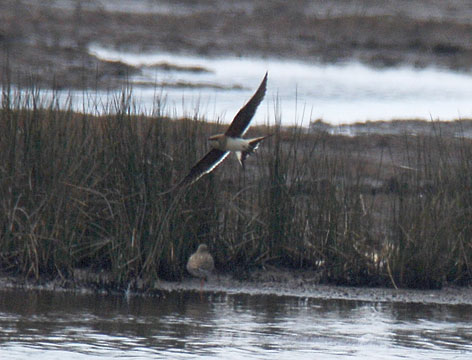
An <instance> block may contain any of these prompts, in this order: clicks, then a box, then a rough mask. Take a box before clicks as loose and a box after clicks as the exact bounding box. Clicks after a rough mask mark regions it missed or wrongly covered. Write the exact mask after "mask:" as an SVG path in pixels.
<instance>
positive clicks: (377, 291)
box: [0, 269, 472, 305]
mask: <svg viewBox="0 0 472 360" xmlns="http://www.w3.org/2000/svg"><path fill="white" fill-rule="evenodd" d="M312 274H313V272H309V271H306V272H304V271H288V270H281V269H273V270H270V271H262V270H257V271H254V272H252V273H251V274H250V277H252V278H253V279H252V280H235V279H233V278H232V277H231V276H230V275H213V276H212V277H211V278H210V279H209V280H208V281H207V282H205V284H204V286H203V290H202V293H204V294H212V293H213V294H216V293H219V294H226V295H249V296H269V295H270V296H284V297H285V296H286V297H294V298H301V299H316V300H321V301H323V300H326V301H328V300H341V301H362V302H374V303H414V304H424V305H472V287H470V286H465V287H458V286H445V287H443V288H442V289H438V290H420V289H404V288H402V289H394V288H385V287H353V286H340V285H327V284H316V283H313V282H310V280H309V279H307V276H308V277H310V276H311V275H312ZM88 275H89V276H91V277H92V278H95V279H96V278H97V276H98V277H103V276H105V277H106V274H104V273H102V274H101V275H100V274H97V273H89V274H88ZM256 278H257V279H256ZM61 281H62V280H59V279H55V280H49V281H31V280H26V279H24V278H22V277H21V276H11V275H5V274H2V273H0V288H1V289H2V290H4V291H5V290H25V291H54V292H67V293H73V294H98V295H122V296H125V297H134V296H138V297H139V296H157V297H163V296H164V297H165V296H166V293H171V292H199V291H200V280H199V279H194V278H184V279H183V280H182V281H165V280H156V281H155V282H154V283H153V285H152V286H150V287H149V288H146V289H144V288H143V289H140V290H131V289H130V288H128V290H125V289H121V290H120V289H112V290H110V289H106V288H105V287H102V288H97V287H96V285H95V284H92V283H88V284H86V283H83V282H80V281H79V282H77V283H74V282H69V284H68V285H67V286H63V285H61ZM135 283H139V280H137V281H135Z"/></svg>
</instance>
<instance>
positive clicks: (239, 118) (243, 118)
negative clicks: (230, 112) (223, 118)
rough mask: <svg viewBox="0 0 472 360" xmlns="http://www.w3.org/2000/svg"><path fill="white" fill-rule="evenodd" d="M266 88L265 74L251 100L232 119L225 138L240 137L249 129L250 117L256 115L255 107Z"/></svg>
mask: <svg viewBox="0 0 472 360" xmlns="http://www.w3.org/2000/svg"><path fill="white" fill-rule="evenodd" d="M266 87H267V73H266V74H265V76H264V79H262V82H261V84H260V85H259V88H258V89H257V91H256V92H255V93H254V95H253V96H252V98H251V100H249V101H248V102H247V104H246V105H245V106H244V107H243V108H241V110H239V112H238V113H237V114H236V116H235V117H234V119H233V121H232V122H231V125H230V126H229V127H228V130H226V132H225V135H226V136H232V137H241V136H243V135H244V133H245V132H246V130H247V129H248V128H249V123H250V122H251V120H252V117H253V116H254V114H255V113H256V110H257V107H258V106H259V104H260V103H261V101H262V99H263V98H264V95H265V92H266Z"/></svg>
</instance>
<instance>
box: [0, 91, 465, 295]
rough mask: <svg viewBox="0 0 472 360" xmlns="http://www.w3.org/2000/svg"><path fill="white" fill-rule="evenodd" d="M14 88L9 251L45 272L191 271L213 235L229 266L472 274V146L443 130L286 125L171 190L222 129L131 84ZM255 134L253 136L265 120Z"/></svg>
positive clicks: (1, 183)
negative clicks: (74, 89)
mask: <svg viewBox="0 0 472 360" xmlns="http://www.w3.org/2000/svg"><path fill="white" fill-rule="evenodd" d="M41 95H42V94H41V91H14V90H12V89H11V88H9V87H7V86H4V87H3V97H2V108H1V110H0V164H1V166H0V206H1V213H0V239H1V242H0V265H1V267H2V269H3V270H4V271H9V272H14V273H18V274H23V275H26V276H29V277H33V278H36V279H42V278H44V277H62V278H63V279H64V280H69V279H71V278H73V275H74V271H75V269H78V268H85V269H91V270H95V271H106V273H108V274H110V281H111V282H112V283H113V284H115V285H116V286H118V287H120V286H125V285H126V284H128V283H130V282H132V281H134V280H135V279H137V278H140V279H143V280H147V281H153V280H154V279H157V278H165V279H174V280H175V279H181V278H182V277H183V276H186V273H185V270H184V269H185V266H184V265H185V262H186V260H187V258H188V256H189V255H190V253H192V252H193V251H194V250H195V249H196V247H197V245H198V244H199V243H201V242H206V243H207V244H208V245H209V247H210V249H211V250H212V252H213V254H214V256H215V262H216V267H217V269H219V270H220V271H227V272H232V273H234V274H239V275H244V274H245V273H247V271H248V270H250V269H252V268H256V267H264V266H268V265H271V266H283V267H286V268H292V269H311V270H314V271H317V272H318V275H319V279H320V281H322V282H327V283H337V284H350V285H389V286H396V287H425V288H431V287H440V286H442V285H443V284H445V283H456V284H470V282H471V279H472V276H471V270H472V269H471V264H472V240H471V239H472V229H471V226H472V225H471V221H470V219H471V218H472V210H471V209H472V192H471V191H470V189H471V186H472V183H471V179H472V164H471V160H470V159H471V158H472V157H471V155H472V154H471V152H472V145H471V142H470V140H468V139H466V138H465V137H459V138H452V137H447V136H444V135H442V133H441V131H440V126H439V125H438V124H435V123H432V124H431V126H432V127H435V126H438V127H439V128H438V131H436V132H435V133H434V134H433V135H430V136H429V135H428V136H410V135H407V134H405V135H404V136H395V135H388V136H387V135H370V136H357V137H343V136H336V135H330V134H327V133H308V132H307V130H306V129H305V128H303V127H301V126H294V127H291V128H282V127H281V126H280V125H274V126H268V127H260V128H252V129H251V132H252V133H253V134H261V133H263V134H265V133H267V132H270V133H272V134H273V136H272V137H270V138H269V139H267V140H266V141H265V142H264V143H263V144H262V146H261V148H260V149H259V151H258V153H257V154H256V155H255V156H253V157H251V158H249V159H248V161H247V169H246V171H242V170H241V169H240V168H239V165H238V164H237V162H236V161H235V160H234V158H232V157H229V158H228V160H226V162H225V163H224V164H222V165H221V166H220V167H218V168H217V169H216V170H215V171H214V172H213V173H211V174H210V175H208V176H205V177H204V178H202V179H201V180H200V181H199V182H197V183H196V184H194V185H192V186H191V187H189V188H188V189H185V191H182V192H167V190H168V189H170V188H171V187H172V186H173V184H175V183H176V182H177V181H179V180H180V179H181V178H182V176H184V175H185V174H186V172H187V171H188V169H189V168H190V167H191V166H192V165H193V164H194V163H195V162H196V161H197V160H198V159H199V158H200V156H202V155H203V154H204V153H205V151H206V141H205V139H206V137H207V136H208V134H212V133H217V132H221V131H222V127H221V126H219V125H216V124H211V123H208V122H206V121H204V120H202V119H198V118H194V119H174V120H171V119H168V118H166V117H163V116H162V115H157V116H147V115H145V114H142V113H139V111H137V110H136V108H137V107H136V106H135V104H134V103H133V99H132V97H131V96H130V94H129V93H128V92H126V91H124V92H123V94H122V95H121V96H120V97H117V98H115V99H114V101H113V102H112V103H111V104H106V111H105V114H104V115H101V116H92V115H88V114H81V113H77V112H73V111H72V110H70V109H69V110H60V109H59V107H58V106H57V104H58V99H57V98H55V97H54V96H53V98H52V99H49V100H47V101H46V100H44V98H43V97H42V96H41ZM248 135H251V133H249V134H248Z"/></svg>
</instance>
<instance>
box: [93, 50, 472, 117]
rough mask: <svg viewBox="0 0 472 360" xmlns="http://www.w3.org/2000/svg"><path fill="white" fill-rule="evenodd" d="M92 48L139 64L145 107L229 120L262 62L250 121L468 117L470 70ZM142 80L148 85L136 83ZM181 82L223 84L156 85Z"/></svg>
mask: <svg viewBox="0 0 472 360" xmlns="http://www.w3.org/2000/svg"><path fill="white" fill-rule="evenodd" d="M90 53H91V54H93V55H95V56H97V57H99V58H101V59H103V60H112V61H122V62H124V63H126V64H129V65H133V66H137V67H140V68H141V69H142V72H141V73H140V74H139V75H137V76H132V77H131V78H130V80H131V82H132V83H134V86H133V95H134V96H135V97H136V103H137V104H139V105H138V106H139V107H140V108H141V109H143V108H147V109H150V108H151V107H152V106H153V102H154V101H155V98H156V95H159V96H161V95H162V99H164V101H163V102H164V103H165V104H166V106H167V107H166V108H165V110H166V111H168V112H169V113H170V115H174V114H175V115H189V116H193V115H195V114H196V113H197V114H198V115H200V116H205V118H206V119H208V120H211V121H215V120H217V119H220V120H221V121H225V122H230V121H231V120H232V118H233V116H234V114H236V112H237V111H238V110H239V108H240V107H241V106H242V105H243V104H244V102H246V101H247V100H248V99H249V97H250V96H251V95H252V93H253V92H254V90H255V89H256V88H257V85H258V84H259V83H260V81H261V79H262V77H263V76H264V73H265V72H266V71H267V70H268V71H269V80H268V85H267V95H266V99H265V101H264V102H263V103H262V105H261V106H260V109H258V111H257V113H256V115H255V118H254V123H259V124H261V123H267V122H269V123H273V122H274V118H278V119H279V120H280V121H281V122H282V123H283V124H284V125H293V124H297V125H304V126H308V124H309V122H310V121H311V120H316V119H323V120H324V121H326V122H328V123H330V124H332V125H336V124H347V123H353V122H356V121H367V120H392V119H415V118H418V119H424V120H430V119H435V120H438V119H439V120H444V121H446V120H453V119H457V118H470V117H472V105H471V101H470V99H471V97H472V73H471V72H468V73H465V72H462V73H460V72H455V71H451V70H447V69H440V68H435V67H428V68H424V69H417V68H414V67H412V66H402V67H392V68H385V69H376V68H372V67H369V66H366V65H363V64H360V63H355V62H353V63H342V64H320V63H314V62H304V61H298V60H289V59H276V58H244V57H240V58H238V57H215V58H208V57H203V56H192V55H181V54H172V53H162V52H160V53H133V52H123V51H115V50H111V49H105V48H103V47H100V46H91V47H90ZM162 63H165V64H173V65H177V66H180V67H184V68H185V67H195V66H196V67H202V68H204V69H207V70H209V71H208V72H191V71H163V70H161V69H159V68H158V67H154V66H153V65H155V64H162ZM143 83H144V84H148V85H147V86H142V85H140V84H143ZM182 83H184V84H185V83H188V84H197V85H205V84H208V85H218V86H223V87H224V88H228V89H226V90H224V89H218V88H212V87H211V86H197V87H196V88H182V87H180V86H178V87H172V86H164V87H163V88H162V89H160V85H159V84H182ZM153 84H155V87H154V86H153ZM156 87H157V88H156ZM234 87H236V88H234ZM238 87H241V89H238ZM156 90H157V92H156ZM161 90H162V93H161V92H160V91H161Z"/></svg>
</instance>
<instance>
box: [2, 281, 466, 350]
mask: <svg viewBox="0 0 472 360" xmlns="http://www.w3.org/2000/svg"><path fill="white" fill-rule="evenodd" d="M471 310H472V306H470V305H454V306H452V305H422V304H405V303H376V302H360V301H347V300H319V299H309V298H300V297H284V296H274V295H257V296H255V295H244V294H240V295H226V294H222V293H206V294H203V295H202V296H200V295H199V294H198V293H196V292H172V293H167V294H166V295H165V296H163V297H160V298H158V297H141V296H131V297H129V298H125V297H123V296H103V295H84V294H82V295H78V294H72V293H57V292H56V293H55V292H48V291H18V290H2V291H0V358H1V359H26V358H34V359H64V358H67V359H92V358H98V357H100V358H101V359H115V358H118V357H123V358H127V359H128V358H131V359H145V358H176V359H182V358H225V359H244V358H257V359H289V358H290V359H294V358H296V359H313V358H316V359H338V358H345V357H346V358H351V359H367V358H372V359H373V358H375V359H397V358H402V359H470V358H471V356H472V311H471Z"/></svg>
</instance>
